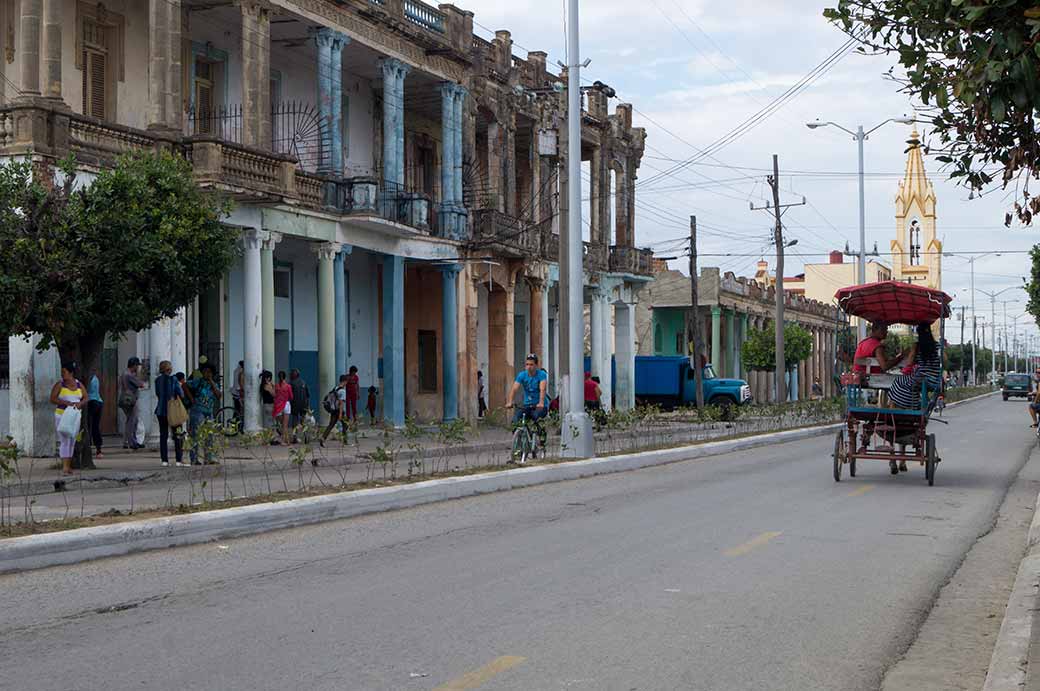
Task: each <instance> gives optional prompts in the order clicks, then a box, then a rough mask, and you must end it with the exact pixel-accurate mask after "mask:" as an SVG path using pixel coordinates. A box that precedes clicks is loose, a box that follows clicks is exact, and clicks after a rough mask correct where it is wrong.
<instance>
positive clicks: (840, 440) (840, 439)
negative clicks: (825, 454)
mask: <svg viewBox="0 0 1040 691" xmlns="http://www.w3.org/2000/svg"><path fill="white" fill-rule="evenodd" d="M845 461H846V451H845V430H838V434H837V436H835V437H834V481H835V482H841V466H842V465H844V464H845Z"/></svg>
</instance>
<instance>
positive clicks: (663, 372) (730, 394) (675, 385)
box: [636, 355, 751, 409]
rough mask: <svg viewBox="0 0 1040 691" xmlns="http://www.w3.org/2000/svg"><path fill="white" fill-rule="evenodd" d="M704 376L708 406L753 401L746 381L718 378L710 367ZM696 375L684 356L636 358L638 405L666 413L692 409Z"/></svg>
mask: <svg viewBox="0 0 1040 691" xmlns="http://www.w3.org/2000/svg"><path fill="white" fill-rule="evenodd" d="M702 374H703V377H704V382H703V389H704V402H705V403H707V404H708V405H717V406H722V407H728V406H731V405H743V404H744V403H748V402H749V401H750V400H751V387H750V386H748V383H747V382H746V381H744V380H743V379H721V378H719V377H716V376H715V370H714V369H712V366H711V365H710V364H709V365H705V367H704V369H703V370H702ZM694 375H695V372H694V371H693V370H692V369H691V368H690V360H689V358H685V357H683V356H681V355H678V356H661V355H640V356H638V357H636V401H637V402H638V403H642V404H648V403H653V404H658V405H660V406H661V407H663V408H666V409H669V408H675V407H678V406H682V405H693V404H695V403H696V402H697V388H696V384H695V379H694Z"/></svg>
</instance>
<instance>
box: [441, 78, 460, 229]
mask: <svg viewBox="0 0 1040 691" xmlns="http://www.w3.org/2000/svg"><path fill="white" fill-rule="evenodd" d="M455 89H456V86H455V84H454V83H453V82H443V83H442V84H441V206H440V224H441V235H442V236H443V237H446V238H452V237H455V234H456V230H455V213H454V207H455V131H454V130H455Z"/></svg>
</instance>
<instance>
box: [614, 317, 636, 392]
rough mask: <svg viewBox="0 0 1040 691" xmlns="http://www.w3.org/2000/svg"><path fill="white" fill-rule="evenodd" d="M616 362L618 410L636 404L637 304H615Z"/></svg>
mask: <svg viewBox="0 0 1040 691" xmlns="http://www.w3.org/2000/svg"><path fill="white" fill-rule="evenodd" d="M614 362H615V366H616V368H617V382H616V383H615V387H616V388H615V396H614V403H615V405H616V406H617V408H618V410H631V409H632V408H634V407H635V405H636V306H635V303H627V302H618V303H615V304H614Z"/></svg>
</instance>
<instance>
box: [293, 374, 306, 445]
mask: <svg viewBox="0 0 1040 691" xmlns="http://www.w3.org/2000/svg"><path fill="white" fill-rule="evenodd" d="M289 386H291V387H292V419H291V420H290V421H289V424H290V425H291V426H292V429H293V443H294V444H295V443H296V442H297V440H296V434H297V432H296V431H297V430H298V429H300V428H301V427H303V426H305V425H306V424H307V415H308V414H309V413H310V410H311V392H310V390H309V389H308V388H307V382H305V381H304V380H303V377H301V376H300V370H298V369H296V368H295V367H294V368H293V369H292V371H291V372H289Z"/></svg>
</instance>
